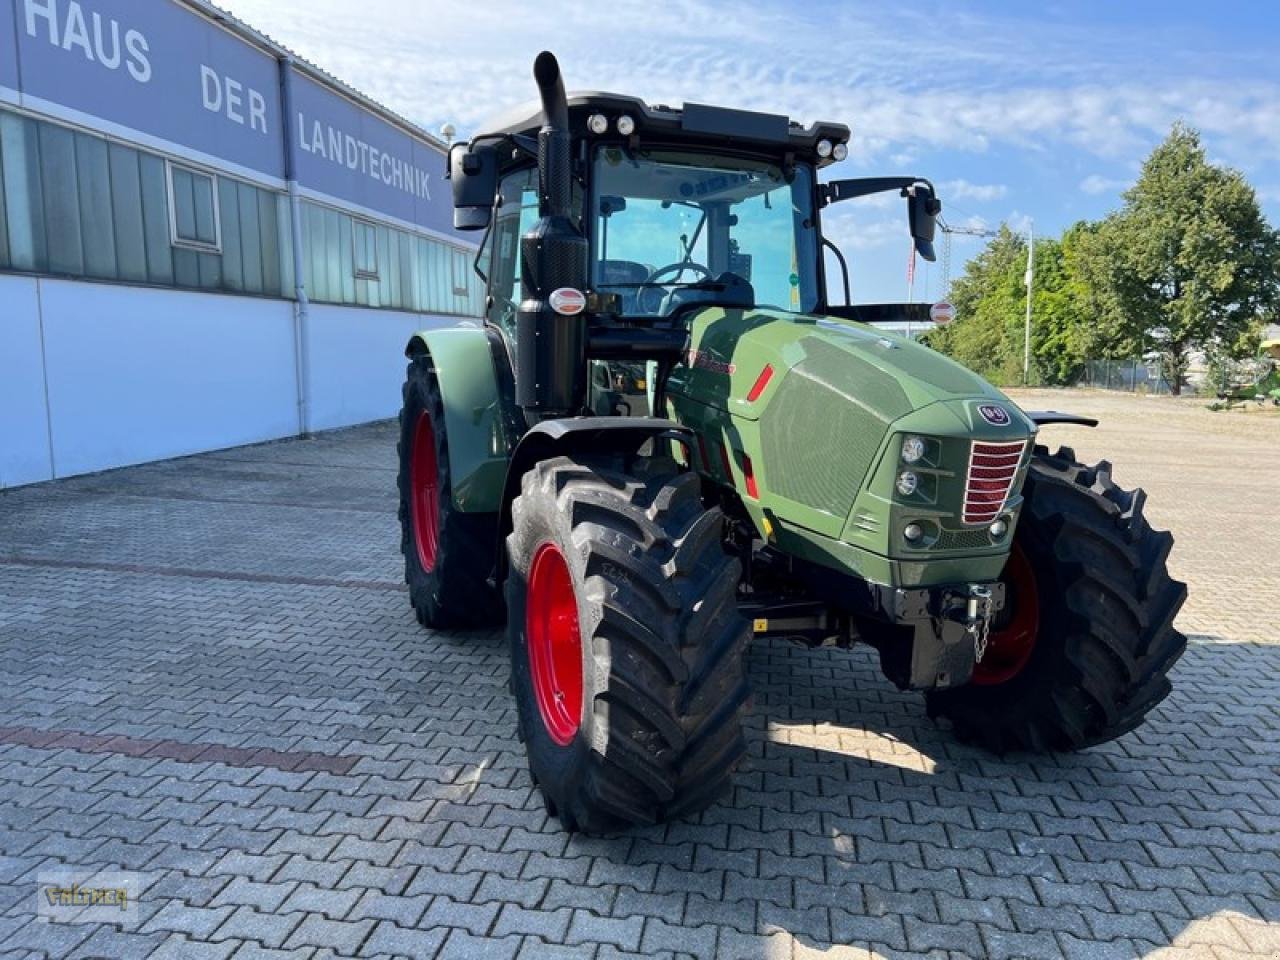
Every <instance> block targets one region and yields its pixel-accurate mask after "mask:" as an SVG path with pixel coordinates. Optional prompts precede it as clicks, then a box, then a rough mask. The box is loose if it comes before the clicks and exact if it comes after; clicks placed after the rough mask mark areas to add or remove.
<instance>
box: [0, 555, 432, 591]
mask: <svg viewBox="0 0 1280 960" xmlns="http://www.w3.org/2000/svg"><path fill="white" fill-rule="evenodd" d="M0 566H9V567H50V568H52V569H54V570H98V571H102V572H104V573H140V574H143V575H144V576H148V577H192V578H194V579H196V580H243V581H247V582H249V583H283V584H290V585H295V586H302V587H347V588H349V589H356V590H388V591H391V592H393V593H404V592H406V591H407V590H408V589H409V588H408V587H406V586H405V585H404V584H403V583H393V582H391V581H390V580H342V579H340V578H338V577H285V576H281V575H279V574H275V573H250V572H247V571H232V570H199V569H197V568H195V567H161V566H152V565H150V564H145V563H96V562H85V561H81V560H53V559H50V558H48V557H21V556H19V557H0Z"/></svg>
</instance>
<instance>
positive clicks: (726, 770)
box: [399, 53, 1186, 832]
mask: <svg viewBox="0 0 1280 960" xmlns="http://www.w3.org/2000/svg"><path fill="white" fill-rule="evenodd" d="M533 73H534V78H535V80H536V82H537V86H538V90H539V93H540V96H541V103H540V105H539V106H540V109H539V108H530V109H527V110H525V111H523V112H518V113H517V114H515V115H514V116H512V117H511V118H510V119H509V120H508V121H507V122H503V123H500V124H498V125H496V126H495V127H494V128H493V129H490V130H486V131H485V132H483V133H481V134H479V135H478V136H476V137H474V138H473V139H471V140H470V141H469V142H466V143H460V144H455V145H454V147H453V149H452V150H451V151H450V156H449V177H450V180H451V184H452V189H453V199H454V222H455V226H456V227H458V228H459V229H472V230H477V231H481V230H482V231H484V233H483V240H482V243H481V246H480V252H479V254H478V256H477V262H476V269H477V271H478V272H479V273H480V275H481V276H482V277H483V278H484V280H485V282H486V284H487V301H486V315H485V317H484V320H483V323H477V324H474V325H470V326H467V325H464V326H460V327H455V328H451V329H439V330H429V331H424V332H421V333H418V334H416V335H415V336H414V337H413V338H412V339H411V340H410V342H409V345H408V348H407V351H406V353H407V356H408V358H409V366H408V375H407V381H406V383H405V385H404V406H403V410H402V412H401V415H400V476H399V485H400V520H401V525H402V531H403V544H402V545H403V550H404V557H405V578H406V580H407V582H408V585H409V594H410V598H411V601H412V603H413V607H414V609H415V610H416V612H417V616H418V619H419V620H420V621H421V622H422V623H423V624H424V625H425V626H427V627H432V628H454V627H467V626H482V625H491V624H496V623H499V622H501V621H502V619H503V618H504V617H505V620H506V630H507V634H508V637H509V641H510V655H511V689H512V692H513V694H514V696H515V700H516V705H517V716H518V725H519V735H520V737H521V739H522V740H523V742H524V744H525V747H526V749H527V751H528V757H529V766H530V770H531V773H532V776H533V778H534V780H535V782H536V783H537V784H538V786H539V787H540V789H541V792H542V794H543V796H544V798H545V801H546V805H547V808H548V810H549V812H550V813H551V814H552V815H553V816H558V817H559V818H560V820H561V822H562V823H563V824H564V825H565V827H566V828H568V829H578V830H584V831H588V832H600V831H610V830H616V829H620V828H624V827H626V826H628V825H631V824H645V823H653V822H655V821H660V820H663V819H667V818H672V817H678V816H681V815H684V814H687V813H691V812H693V811H696V810H699V809H701V808H704V807H706V806H707V805H709V804H710V803H712V802H713V801H714V800H716V799H717V798H718V797H720V796H721V795H722V794H723V793H724V792H725V790H726V789H727V788H728V787H729V785H730V783H731V777H732V775H733V772H734V770H735V768H736V767H737V766H738V764H739V762H740V761H741V759H742V757H743V754H744V751H745V749H746V745H745V740H744V737H743V732H742V722H743V715H744V712H745V711H746V709H747V708H748V702H749V696H750V688H749V682H748V681H749V678H748V676H747V671H746V669H745V666H744V652H745V648H746V644H747V641H748V640H750V639H751V638H752V637H753V636H755V637H757V638H760V637H786V638H792V639H796V640H799V641H802V642H805V643H808V644H814V645H817V644H821V643H836V644H841V645H848V644H853V643H855V642H858V641H862V642H865V643H868V644H870V645H872V646H873V647H875V649H876V650H877V651H878V652H879V660H880V663H881V665H882V668H883V670H884V673H885V675H886V676H887V677H888V678H889V679H890V680H891V681H892V682H893V683H895V684H896V685H898V686H899V687H901V688H904V689H915V690H922V691H924V693H925V697H926V700H927V706H928V711H929V713H930V714H931V715H932V716H934V717H937V718H944V719H945V720H946V721H948V722H949V723H950V725H951V727H952V728H953V729H954V732H955V735H956V736H958V737H959V738H961V739H962V740H964V741H967V742H971V743H975V744H979V745H982V746H984V747H987V748H989V749H991V750H994V751H998V752H1003V751H1009V750H1024V749H1030V750H1071V749H1076V748H1080V747H1086V746H1089V745H1090V744H1096V743H1100V742H1102V741H1105V740H1109V739H1111V738H1113V737H1117V736H1119V735H1121V734H1123V733H1125V732H1126V731H1128V730H1132V729H1133V728H1134V727H1136V726H1137V725H1138V724H1140V723H1141V722H1142V721H1143V719H1144V717H1145V716H1146V714H1147V713H1148V712H1149V711H1150V710H1151V709H1152V708H1153V707H1154V706H1155V705H1156V704H1158V703H1159V702H1160V701H1161V700H1162V699H1163V698H1164V697H1165V695H1166V694H1167V693H1168V692H1169V681H1168V672H1169V670H1170V668H1171V667H1172V666H1173V664H1174V662H1175V661H1176V660H1177V659H1178V657H1179V655H1180V654H1181V653H1182V651H1183V649H1184V647H1185V643H1186V641H1185V638H1184V637H1183V636H1182V635H1181V634H1179V633H1178V632H1177V631H1176V630H1175V629H1174V628H1173V619H1174V616H1175V614H1176V613H1177V611H1178V609H1179V607H1180V606H1181V604H1182V602H1183V599H1184V598H1185V594H1186V590H1185V586H1184V585H1183V584H1181V583H1178V582H1176V581H1174V580H1172V579H1171V578H1170V576H1169V574H1168V571H1167V569H1166V558H1167V556H1168V554H1169V549H1170V547H1171V545H1172V542H1173V541H1172V537H1171V536H1170V535H1169V534H1168V533H1167V532H1156V531H1154V530H1152V529H1151V527H1150V526H1148V524H1147V522H1146V520H1145V519H1144V517H1143V500H1144V497H1143V494H1142V493H1141V491H1132V492H1130V491H1126V490H1123V489H1121V488H1120V487H1117V486H1116V485H1115V484H1114V483H1113V482H1112V479H1111V467H1110V465H1109V464H1107V463H1105V462H1103V463H1099V464H1097V465H1095V466H1086V465H1084V464H1081V463H1078V462H1076V458H1075V456H1074V455H1073V454H1072V452H1071V451H1070V450H1068V449H1065V448H1064V449H1060V450H1058V452H1057V453H1049V452H1048V451H1047V450H1046V448H1044V447H1041V446H1037V445H1036V444H1035V442H1034V441H1035V437H1036V433H1037V430H1038V427H1039V426H1040V425H1042V424H1047V423H1054V422H1070V423H1088V424H1090V425H1092V424H1093V421H1088V420H1085V419H1084V418H1080V417H1072V416H1069V415H1065V414H1058V413H1028V412H1024V411H1022V410H1020V409H1019V408H1018V407H1017V406H1015V405H1014V404H1013V403H1012V402H1011V401H1010V400H1009V399H1008V398H1006V397H1005V396H1004V395H1002V394H1001V393H1000V392H999V391H998V390H996V389H995V388H994V387H992V386H991V385H989V384H988V383H986V382H985V381H983V380H982V379H980V378H979V377H977V376H975V375H974V374H972V373H970V372H969V371H968V370H966V369H964V368H963V367H961V366H959V365H957V364H956V363H953V362H952V361H950V360H948V359H946V358H945V357H942V356H940V355H938V354H936V353H933V352H932V351H930V350H928V349H927V348H926V347H923V346H921V345H919V344H917V343H915V342H913V341H911V340H909V339H903V338H900V337H897V336H892V335H889V334H887V333H885V332H882V331H881V330H879V329H876V328H875V327H872V326H870V325H868V324H865V323H863V322H860V320H861V319H862V318H864V317H866V316H871V315H875V316H882V315H884V313H885V310H884V309H883V308H874V307H873V308H862V307H853V306H851V305H850V304H849V303H848V302H847V301H848V295H847V286H848V284H847V274H846V276H845V288H846V296H845V300H846V302H845V303H844V304H843V305H840V304H831V303H829V302H828V299H827V293H826V290H827V285H826V277H825V276H824V263H823V260H824V258H823V256H822V252H823V249H824V248H828V249H834V248H833V247H832V244H831V243H830V241H828V240H826V239H825V238H824V237H823V234H822V213H823V211H824V209H825V208H826V207H827V206H829V205H830V204H832V203H836V202H839V201H842V200H845V199H847V198H849V197H856V196H862V195H866V194H869V193H874V192H879V191H897V192H899V193H900V194H901V195H902V196H903V197H905V200H906V209H907V216H908V221H909V229H910V232H911V234H912V236H913V237H914V238H915V241H914V242H915V244H916V247H917V250H918V251H919V252H920V254H921V255H922V256H924V257H925V258H926V259H933V247H932V239H933V233H934V228H935V219H936V217H937V215H938V213H939V211H940V209H941V204H940V203H939V201H938V199H937V198H936V196H935V194H934V190H933V188H932V186H931V185H930V184H929V182H928V181H926V180H924V179H921V178H917V177H886V178H875V179H861V180H835V181H830V182H825V183H824V182H819V180H818V172H819V171H820V170H821V169H822V168H823V167H825V166H827V165H829V164H830V163H832V162H833V161H835V160H839V159H843V158H844V156H845V155H846V153H847V150H848V146H847V144H848V139H849V130H848V128H847V127H845V126H842V125H840V124H834V123H819V124H815V125H813V126H808V127H806V126H802V125H801V124H798V123H795V122H792V121H789V120H788V119H787V118H786V117H783V116H776V115H770V114H763V113H751V112H745V111H741V110H730V109H724V108H720V107H713V106H707V105H702V104H694V103H688V104H685V105H684V106H683V108H681V109H673V108H671V107H667V106H657V105H654V106H650V105H648V104H646V103H644V102H643V101H641V100H638V99H636V98H634V97H626V96H618V95H614V94H607V93H591V94H583V95H575V96H573V97H571V98H569V97H566V95H565V92H564V86H563V83H562V80H561V76H560V69H559V66H558V64H557V63H556V59H555V57H553V56H552V55H551V54H550V53H543V54H541V55H539V57H538V58H537V61H536V63H535V64H534V70H533ZM835 253H836V256H837V260H838V262H840V263H841V264H842V269H843V259H842V258H840V257H839V251H835ZM860 311H863V312H860Z"/></svg>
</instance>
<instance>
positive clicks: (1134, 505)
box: [927, 447, 1187, 752]
mask: <svg viewBox="0 0 1280 960" xmlns="http://www.w3.org/2000/svg"><path fill="white" fill-rule="evenodd" d="M1145 499H1146V498H1145V495H1144V494H1143V493H1142V491H1141V490H1135V491H1126V490H1122V489H1121V488H1120V487H1118V486H1116V485H1115V483H1114V482H1113V481H1112V479H1111V465H1110V464H1109V463H1107V462H1106V461H1103V462H1102V463H1099V464H1098V465H1097V466H1094V467H1087V466H1085V465H1084V464H1081V463H1078V462H1076V459H1075V454H1074V453H1073V452H1072V451H1071V450H1070V449H1068V448H1066V447H1063V448H1062V449H1060V450H1059V451H1058V452H1057V453H1056V454H1053V455H1050V454H1049V452H1048V451H1047V450H1046V449H1045V448H1044V447H1037V448H1036V451H1035V456H1034V458H1033V459H1032V461H1031V468H1030V470H1029V471H1028V475H1027V482H1026V490H1025V502H1026V505H1025V507H1024V509H1023V513H1022V517H1021V519H1020V520H1019V521H1018V529H1017V532H1016V534H1015V535H1014V544H1013V550H1012V552H1011V554H1010V558H1009V563H1008V565H1007V566H1006V568H1005V574H1004V580H1005V586H1006V598H1007V599H1006V606H1005V609H1004V610H1003V611H1001V614H1000V615H999V617H998V618H997V620H996V622H995V623H994V624H993V627H992V631H991V635H990V637H989V642H988V645H987V649H986V653H985V654H984V656H983V658H982V660H981V661H980V662H979V663H978V664H977V666H976V667H975V668H974V673H973V678H972V680H971V682H970V683H969V684H968V685H967V686H964V687H958V688H955V689H951V690H942V691H937V692H934V693H930V694H928V695H927V704H928V710H929V714H930V716H933V717H946V718H948V719H949V720H950V721H951V723H952V725H953V727H954V729H955V733H956V735H957V736H958V737H959V738H960V739H962V740H964V741H967V742H970V743H975V744H978V745H980V746H984V747H987V748H989V749H991V750H994V751H997V752H1003V751H1005V750H1023V749H1030V750H1073V749H1079V748H1081V747H1087V746H1090V745H1092V744H1096V743H1102V742H1104V741H1107V740H1111V739H1114V738H1115V737H1118V736H1120V735H1121V734H1124V733H1127V732H1128V731H1130V730H1132V729H1133V728H1135V727H1137V726H1138V725H1139V724H1141V723H1142V722H1143V720H1144V719H1145V718H1146V715H1147V713H1148V712H1150V710H1151V709H1152V708H1154V707H1155V706H1156V705H1157V704H1158V703H1160V701H1161V700H1163V699H1164V698H1165V696H1166V695H1167V694H1168V693H1169V689H1170V687H1169V678H1168V674H1169V670H1170V669H1171V668H1172V667H1173V665H1174V663H1175V662H1176V661H1177V659H1178V658H1179V657H1180V656H1181V655H1182V652H1183V650H1184V649H1185V648H1186V642H1187V641H1186V637H1184V636H1183V635H1182V634H1181V633H1179V632H1178V631H1177V630H1175V629H1174V627H1173V619H1174V617H1175V616H1176V615H1177V612H1178V609H1179V608H1180V607H1181V606H1182V602H1183V600H1185V599H1186V593H1187V590H1186V585H1185V584H1183V583H1179V582H1178V581H1176V580H1173V579H1172V578H1171V577H1170V576H1169V571H1168V568H1167V566H1166V560H1167V558H1168V556H1169V550H1170V548H1171V547H1172V546H1173V537H1172V536H1171V535H1170V534H1169V533H1168V532H1165V531H1155V530H1152V529H1151V527H1150V526H1149V525H1148V524H1147V521H1146V518H1145V517H1144V516H1143V512H1142V508H1143V503H1144V501H1145Z"/></svg>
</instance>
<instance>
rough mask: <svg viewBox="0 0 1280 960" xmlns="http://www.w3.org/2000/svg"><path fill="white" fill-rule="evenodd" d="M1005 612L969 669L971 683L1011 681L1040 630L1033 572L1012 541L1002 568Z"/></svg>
mask: <svg viewBox="0 0 1280 960" xmlns="http://www.w3.org/2000/svg"><path fill="white" fill-rule="evenodd" d="M1004 581H1005V584H1006V586H1007V589H1006V591H1005V598H1006V599H1005V609H1006V610H1007V611H1009V613H1008V616H1006V617H1001V618H1000V620H999V621H997V623H996V624H995V625H993V627H992V629H991V633H990V635H989V636H988V637H987V651H986V653H985V655H984V656H983V658H982V660H980V661H979V662H978V663H977V664H975V665H974V668H973V678H972V682H973V683H975V684H978V685H980V686H992V685H995V684H997V683H1005V682H1006V681H1009V680H1012V679H1013V678H1014V677H1016V676H1017V675H1018V674H1019V673H1021V672H1022V668H1023V667H1025V666H1026V665H1027V661H1028V660H1030V659H1031V651H1032V650H1033V649H1035V645H1036V634H1037V633H1038V632H1039V630H1040V595H1039V591H1038V590H1037V588H1036V577H1035V571H1033V570H1032V569H1031V561H1030V560H1028V559H1027V554H1026V552H1025V551H1024V550H1023V549H1022V547H1021V546H1020V545H1019V544H1018V543H1017V542H1016V541H1015V542H1014V545H1013V550H1012V552H1010V554H1009V563H1008V564H1007V565H1006V567H1005V572H1004Z"/></svg>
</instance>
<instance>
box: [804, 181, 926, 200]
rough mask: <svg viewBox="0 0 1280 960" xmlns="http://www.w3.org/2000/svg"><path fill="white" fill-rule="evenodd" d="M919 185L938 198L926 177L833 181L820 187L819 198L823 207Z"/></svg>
mask: <svg viewBox="0 0 1280 960" xmlns="http://www.w3.org/2000/svg"><path fill="white" fill-rule="evenodd" d="M917 183H923V184H924V185H925V186H927V187H928V188H929V190H930V191H931V192H932V193H933V194H934V196H937V193H938V192H937V191H936V190H934V188H933V184H932V183H930V182H929V181H928V180H926V179H925V178H924V177H858V178H855V179H853V180H831V181H829V182H827V183H822V184H819V185H818V196H819V199H820V200H821V205H822V206H824V207H825V206H827V205H828V204H831V203H838V202H839V201H841V200H852V199H853V198H854V197H868V196H870V195H871V194H873V193H884V192H885V191H886V190H906V189H907V188H908V187H913V186H915V185H916V184H917Z"/></svg>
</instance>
